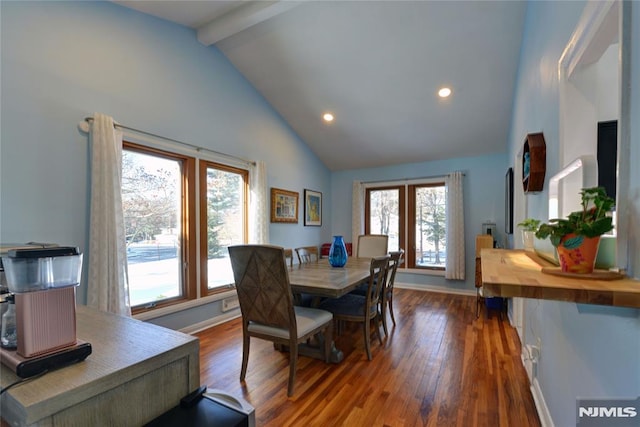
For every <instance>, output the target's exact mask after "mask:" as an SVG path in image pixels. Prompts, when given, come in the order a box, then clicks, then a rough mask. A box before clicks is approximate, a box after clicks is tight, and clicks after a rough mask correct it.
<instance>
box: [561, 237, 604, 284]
mask: <svg viewBox="0 0 640 427" xmlns="http://www.w3.org/2000/svg"><path fill="white" fill-rule="evenodd" d="M599 244H600V236H598V237H585V236H578V235H576V234H573V233H571V234H567V235H566V236H564V237H563V238H562V239H561V240H560V244H559V245H558V247H557V250H558V259H559V260H560V268H561V269H562V271H564V272H567V273H583V274H589V273H593V266H594V265H595V262H596V255H597V254H598V245H599Z"/></svg>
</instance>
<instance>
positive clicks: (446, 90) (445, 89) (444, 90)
mask: <svg viewBox="0 0 640 427" xmlns="http://www.w3.org/2000/svg"><path fill="white" fill-rule="evenodd" d="M449 95H451V89H449V88H448V87H443V88H442V89H440V90H439V91H438V96H440V98H446V97H448V96H449Z"/></svg>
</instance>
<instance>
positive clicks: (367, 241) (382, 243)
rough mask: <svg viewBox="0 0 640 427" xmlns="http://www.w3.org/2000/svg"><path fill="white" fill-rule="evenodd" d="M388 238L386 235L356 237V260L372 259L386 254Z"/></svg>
mask: <svg viewBox="0 0 640 427" xmlns="http://www.w3.org/2000/svg"><path fill="white" fill-rule="evenodd" d="M388 244H389V236H387V235H386V234H361V235H360V236H358V249H357V252H356V256H357V257H358V258H373V257H377V256H383V255H385V254H386V253H387V250H388V249H387V246H388Z"/></svg>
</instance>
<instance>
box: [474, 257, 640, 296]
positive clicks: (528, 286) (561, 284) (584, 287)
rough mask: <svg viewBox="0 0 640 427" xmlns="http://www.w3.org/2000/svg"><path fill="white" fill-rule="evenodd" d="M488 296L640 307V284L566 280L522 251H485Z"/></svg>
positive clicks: (483, 275)
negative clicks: (547, 271)
mask: <svg viewBox="0 0 640 427" xmlns="http://www.w3.org/2000/svg"><path fill="white" fill-rule="evenodd" d="M481 259H482V286H483V288H484V292H485V293H486V295H491V296H501V297H523V298H536V299H549V300H557V301H572V302H576V303H583V304H599V305H609V306H616V307H634V308H640V281H639V280H634V279H631V278H628V277H624V278H622V279H618V280H598V279H592V278H584V279H583V278H575V277H562V276H556V275H552V274H546V273H543V272H542V269H543V267H550V266H551V264H549V263H547V262H546V261H544V260H542V259H541V258H539V257H537V256H536V255H535V254H533V253H531V252H525V251H522V250H505V249H482V252H481Z"/></svg>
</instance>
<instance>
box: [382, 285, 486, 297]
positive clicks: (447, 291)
mask: <svg viewBox="0 0 640 427" xmlns="http://www.w3.org/2000/svg"><path fill="white" fill-rule="evenodd" d="M394 287H396V288H400V289H411V290H414V291H426V292H440V293H443V294H453V295H470V296H476V291H475V290H468V289H451V288H443V287H440V286H431V285H416V284H414V283H398V282H396V283H395V284H394Z"/></svg>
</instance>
